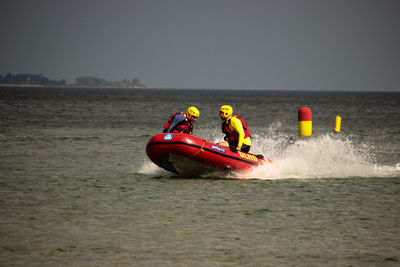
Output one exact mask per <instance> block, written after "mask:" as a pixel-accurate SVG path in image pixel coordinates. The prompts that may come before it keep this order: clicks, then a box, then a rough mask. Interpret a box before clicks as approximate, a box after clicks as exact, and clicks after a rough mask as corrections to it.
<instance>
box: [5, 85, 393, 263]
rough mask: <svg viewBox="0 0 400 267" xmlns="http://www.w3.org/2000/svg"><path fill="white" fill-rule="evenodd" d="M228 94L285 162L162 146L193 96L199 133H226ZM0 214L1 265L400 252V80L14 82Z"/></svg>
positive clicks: (368, 258) (260, 144) (267, 150)
mask: <svg viewBox="0 0 400 267" xmlns="http://www.w3.org/2000/svg"><path fill="white" fill-rule="evenodd" d="M223 104H228V105H231V106H232V107H233V108H234V112H235V113H238V114H240V115H241V116H242V117H244V118H245V119H246V120H247V122H248V125H249V128H250V130H251V132H252V143H253V144H252V148H251V152H253V153H256V154H263V155H264V156H266V157H269V158H271V160H272V161H273V163H272V164H270V165H268V166H266V165H265V166H261V167H259V168H256V169H254V170H252V171H251V172H249V173H247V174H235V173H231V174H224V175H215V174H212V175H203V176H201V177H183V176H179V175H176V174H173V173H169V172H167V171H165V170H163V169H160V168H159V167H157V166H156V165H154V164H153V163H152V162H151V161H150V160H149V159H148V157H147V155H146V152H145V148H146V143H147V141H148V140H149V139H150V137H151V136H153V135H154V134H156V133H159V132H161V131H162V127H163V124H164V123H165V122H166V121H167V120H168V118H169V116H170V115H171V114H172V113H174V112H181V111H185V110H186V109H187V108H188V106H191V105H194V106H196V107H197V108H198V109H199V110H200V118H199V119H198V120H197V121H196V123H195V125H194V135H196V136H199V137H201V138H204V139H206V140H208V141H212V142H218V141H221V140H222V138H223V135H222V133H221V130H220V123H221V121H220V119H219V116H218V111H219V107H220V106H221V105H223ZM301 107H309V108H311V110H312V112H313V113H312V114H313V135H312V136H311V137H307V138H300V137H298V121H297V111H298V109H299V108H301ZM337 115H339V116H341V118H342V127H341V132H340V133H334V126H335V118H336V116H337ZM0 215H1V220H0V235H1V238H0V266H400V234H399V233H400V93H372V92H369V93H367V92H305V91H304V92H296V91H261V90H260V91H248V90H237V91H236V90H171V89H112V88H109V89H96V88H86V89H83V88H39V87H36V88H30V87H25V88H12V87H2V88H0Z"/></svg>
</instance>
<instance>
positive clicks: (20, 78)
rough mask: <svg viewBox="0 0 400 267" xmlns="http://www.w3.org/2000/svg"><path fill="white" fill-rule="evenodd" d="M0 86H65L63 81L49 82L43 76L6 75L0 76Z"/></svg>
mask: <svg viewBox="0 0 400 267" xmlns="http://www.w3.org/2000/svg"><path fill="white" fill-rule="evenodd" d="M0 84H27V85H28V84H31V85H53V86H54V85H66V84H67V81H66V80H65V79H62V80H59V81H56V80H50V79H49V78H47V77H45V76H43V74H16V75H12V74H11V73H7V75H6V76H2V75H0Z"/></svg>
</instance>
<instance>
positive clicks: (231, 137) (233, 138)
mask: <svg viewBox="0 0 400 267" xmlns="http://www.w3.org/2000/svg"><path fill="white" fill-rule="evenodd" d="M233 117H236V118H238V119H239V120H240V121H241V122H242V125H243V131H244V138H247V137H249V136H250V130H249V128H247V122H246V121H245V120H244V119H243V118H242V117H240V116H239V115H237V114H236V115H234V116H233ZM221 130H222V132H223V133H224V134H226V137H227V138H228V143H229V144H231V143H237V142H239V133H238V132H236V131H231V130H230V129H229V125H228V123H226V121H223V122H222V124H221Z"/></svg>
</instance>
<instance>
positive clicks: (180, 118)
mask: <svg viewBox="0 0 400 267" xmlns="http://www.w3.org/2000/svg"><path fill="white" fill-rule="evenodd" d="M184 119H185V116H184V115H183V114H178V115H176V116H175V117H174V119H173V120H172V122H171V125H170V126H169V128H168V131H167V132H168V133H170V132H171V130H172V129H174V127H175V126H176V125H178V123H180V122H181V121H183V120H184Z"/></svg>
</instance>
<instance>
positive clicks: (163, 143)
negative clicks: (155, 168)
mask: <svg viewBox="0 0 400 267" xmlns="http://www.w3.org/2000/svg"><path fill="white" fill-rule="evenodd" d="M153 145H185V146H191V147H196V148H198V149H201V146H198V145H193V144H188V143H185V142H168V143H166V142H151V143H149V144H147V146H153ZM227 149H229V148H227ZM203 150H206V151H208V152H211V153H214V154H217V155H219V156H222V157H225V158H230V159H234V160H237V161H241V162H244V163H247V164H250V165H255V166H258V165H259V164H258V163H255V162H251V161H247V160H244V159H241V158H236V157H233V156H229V155H225V154H222V153H219V152H218V151H215V150H211V149H209V148H206V147H203Z"/></svg>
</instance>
